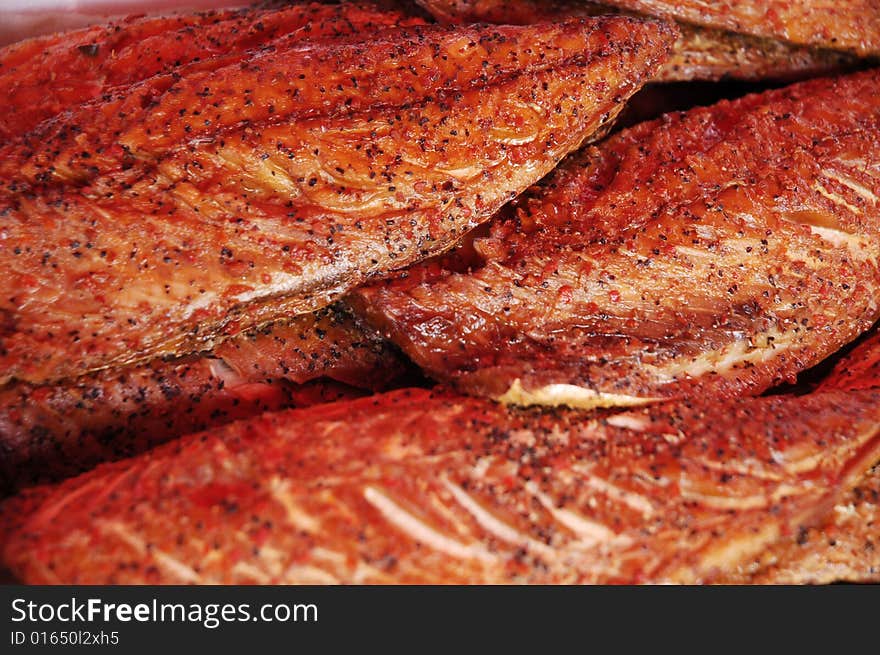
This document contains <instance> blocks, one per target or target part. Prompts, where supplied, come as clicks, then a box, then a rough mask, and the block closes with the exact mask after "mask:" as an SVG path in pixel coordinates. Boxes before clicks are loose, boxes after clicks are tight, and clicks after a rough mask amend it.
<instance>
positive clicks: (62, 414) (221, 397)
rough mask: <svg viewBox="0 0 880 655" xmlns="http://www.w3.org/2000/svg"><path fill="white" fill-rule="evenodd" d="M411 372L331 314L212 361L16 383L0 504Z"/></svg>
mask: <svg viewBox="0 0 880 655" xmlns="http://www.w3.org/2000/svg"><path fill="white" fill-rule="evenodd" d="M408 372H409V367H408V365H407V364H406V363H405V362H404V361H403V359H402V358H401V357H400V355H399V354H398V353H397V351H396V349H394V348H393V347H392V346H390V344H388V342H385V341H383V340H382V339H380V338H378V337H377V335H375V334H373V333H372V332H371V331H370V330H367V329H364V328H363V327H362V326H360V325H359V324H357V323H356V322H355V321H354V320H352V318H351V317H350V316H348V315H346V314H345V313H343V312H342V311H341V310H340V309H339V308H337V307H331V308H328V309H324V310H321V311H319V312H318V313H316V314H304V315H302V316H299V317H296V318H294V319H292V320H289V321H280V322H277V323H274V324H269V325H267V326H264V327H262V328H259V329H256V330H251V331H248V332H245V333H242V334H239V335H237V336H235V337H233V338H231V339H229V340H227V341H224V342H223V343H221V344H220V345H219V346H217V348H216V349H215V350H214V351H212V352H208V353H201V354H198V355H190V356H187V357H183V358H178V359H172V360H156V361H153V362H150V363H148V364H145V365H141V366H130V367H123V368H119V369H107V370H104V371H100V372H97V373H93V374H90V375H87V376H83V377H80V378H76V379H73V380H69V381H64V382H59V383H56V384H52V385H32V384H27V383H19V384H10V385H7V386H6V387H4V388H3V389H0V495H5V494H8V493H10V492H11V491H12V490H14V489H16V488H20V487H23V486H29V485H33V484H35V483H37V482H47V481H54V480H57V479H60V478H62V477H68V476H70V475H74V474H77V473H80V472H81V471H84V470H87V469H89V468H91V467H93V466H95V465H96V464H99V463H101V462H104V461H111V460H116V459H122V458H124V457H130V456H132V455H135V454H138V453H141V452H143V451H145V450H148V449H149V448H151V447H153V446H155V445H157V444H160V443H163V442H165V441H168V440H169V439H171V438H174V437H178V436H181V435H184V434H189V433H192V432H198V431H201V430H204V429H207V428H210V427H216V426H219V425H223V424H225V423H231V422H232V421H234V420H238V419H243V418H249V417H251V416H256V415H258V414H260V413H262V412H265V411H270V410H279V409H285V408H288V407H305V406H308V405H312V404H316V403H318V402H330V401H333V400H338V399H339V398H347V397H357V396H359V395H366V393H367V392H366V391H365V390H373V391H376V390H384V389H387V388H390V387H391V386H393V385H394V384H396V383H397V381H398V380H402V379H403V378H404V376H406V375H407V374H408ZM400 384H402V382H401V383H400Z"/></svg>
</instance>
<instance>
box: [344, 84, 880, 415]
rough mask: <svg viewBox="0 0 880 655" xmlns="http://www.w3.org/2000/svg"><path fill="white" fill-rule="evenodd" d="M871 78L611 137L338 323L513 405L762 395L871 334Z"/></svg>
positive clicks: (809, 87)
mask: <svg viewBox="0 0 880 655" xmlns="http://www.w3.org/2000/svg"><path fill="white" fill-rule="evenodd" d="M878 92H880V70H871V71H867V72H862V73H856V74H853V75H850V76H844V77H839V78H833V79H819V80H812V81H808V82H803V83H800V84H796V85H792V86H790V87H787V88H784V89H779V90H773V91H769V92H767V93H764V94H760V95H750V96H747V97H745V98H742V99H739V100H735V101H732V102H728V101H723V102H721V103H719V104H716V105H714V106H712V107H708V108H697V109H693V110H691V111H688V112H684V113H676V114H669V115H666V116H664V117H662V118H660V119H658V120H656V121H653V122H649V123H643V124H640V125H638V126H636V127H633V128H631V129H628V130H624V131H622V132H620V133H618V134H617V135H615V136H613V137H611V138H610V139H609V140H607V141H605V142H604V143H602V144H600V145H598V146H595V147H590V148H587V149H585V150H584V151H582V152H581V153H579V154H578V155H577V156H575V157H573V158H571V159H570V160H569V161H568V162H566V163H564V164H563V165H562V166H561V167H560V168H559V169H557V171H555V172H554V173H553V174H552V175H551V176H550V177H549V178H548V179H547V180H545V181H544V182H543V183H542V184H541V185H538V186H536V187H535V188H534V189H532V190H531V191H529V192H528V193H526V194H524V195H523V196H522V197H521V198H519V199H518V200H517V201H516V203H515V206H514V209H512V210H510V211H503V212H502V213H501V214H500V215H499V217H498V218H497V219H496V220H495V221H494V222H493V223H492V224H491V226H490V229H489V233H488V236H487V235H486V234H484V232H485V231H483V232H480V233H479V234H478V235H477V236H475V237H473V238H472V244H471V245H470V246H469V248H470V251H469V254H468V256H467V257H464V258H461V257H459V259H465V260H466V261H464V262H463V263H462V262H461V261H459V262H457V263H454V265H453V264H450V263H448V262H449V261H452V260H454V259H455V258H454V257H449V258H447V259H446V260H443V259H440V260H437V261H432V262H428V263H424V264H421V265H418V266H416V267H414V268H413V269H411V270H410V271H408V274H407V275H406V276H405V277H401V278H398V279H395V280H391V281H387V282H380V283H376V284H373V285H370V286H367V287H364V288H361V289H359V290H357V291H355V292H354V293H353V294H352V296H351V297H350V299H349V303H350V304H351V305H352V306H354V307H356V308H357V310H358V311H360V312H361V313H362V314H363V315H364V316H365V317H367V318H368V320H369V321H371V322H372V323H373V324H374V325H375V326H376V327H377V328H378V329H379V330H380V331H382V332H383V333H384V334H385V335H386V336H388V337H389V338H390V339H391V340H392V341H394V342H395V343H397V344H398V345H399V346H400V347H401V348H402V349H403V350H404V351H405V352H406V353H407V354H408V355H409V356H410V357H411V358H412V359H413V361H415V362H416V363H417V364H418V365H419V366H421V367H422V368H423V369H424V370H425V371H426V372H428V374H430V375H431V376H433V377H435V378H436V379H438V380H442V381H447V382H451V383H453V384H455V385H456V386H457V387H458V388H459V389H461V390H464V391H467V392H469V393H476V394H480V395H486V396H490V397H493V398H498V399H501V400H503V401H505V402H514V403H521V404H533V403H539V404H569V405H576V406H581V407H592V406H597V405H598V406H610V405H637V404H643V403H648V402H654V401H656V400H657V399H658V398H663V397H672V396H681V395H686V394H694V393H697V394H711V395H713V396H714V397H718V398H723V397H730V396H738V395H742V394H758V393H760V392H762V391H764V390H766V389H768V388H770V387H772V386H775V385H777V384H780V383H782V382H786V381H791V380H793V379H794V378H795V377H796V375H797V374H798V373H799V372H800V371H802V370H804V369H806V368H808V367H810V366H812V365H814V364H817V363H819V362H820V361H821V360H822V359H824V358H825V357H828V356H830V355H831V354H832V353H834V352H835V351H837V350H838V349H839V348H841V347H842V346H844V345H845V344H847V343H849V342H851V341H852V340H853V339H855V338H856V337H857V336H858V335H859V334H861V333H862V332H863V331H865V330H867V329H868V328H869V327H870V326H871V325H872V324H873V323H874V322H875V321H876V320H877V318H878V315H880V294H878V285H880V261H878V252H880V248H878V243H880V159H878V152H880V147H878V146H880V107H878V105H877V102H876V98H877V94H878Z"/></svg>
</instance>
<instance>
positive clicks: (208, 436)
mask: <svg viewBox="0 0 880 655" xmlns="http://www.w3.org/2000/svg"><path fill="white" fill-rule="evenodd" d="M878 457H880V391H878V390H861V391H855V392H840V391H830V392H824V393H815V394H810V395H806V396H787V397H785V396H775V397H767V398H757V399H755V398H747V399H739V400H734V401H727V402H721V403H718V402H709V403H702V404H701V403H699V402H696V401H695V402H673V403H667V404H664V405H661V406H654V407H651V408H642V409H638V410H631V411H627V412H625V413H621V414H617V415H614V416H610V415H605V416H604V417H603V416H597V415H592V416H590V415H588V414H584V413H581V412H575V411H571V410H554V411H538V410H534V409H531V410H524V409H512V408H507V407H505V406H503V405H499V404H496V403H492V402H490V401H485V400H480V399H476V398H468V397H464V396H454V395H450V394H446V393H431V392H429V391H426V390H403V391H398V392H391V393H389V394H384V395H380V396H374V397H371V398H366V399H361V400H356V401H352V402H343V403H333V404H331V405H323V406H318V407H313V408H309V409H306V410H294V411H290V412H281V413H275V414H266V415H264V416H262V417H260V418H258V419H253V420H250V421H245V422H240V423H236V424H233V425H231V426H227V427H225V428H222V429H219V430H214V431H211V432H208V433H202V434H197V435H194V436H192V437H185V438H183V439H182V440H178V441H175V442H173V443H170V444H166V445H165V446H162V447H160V448H158V449H155V450H153V451H150V452H149V453H147V454H144V455H142V456H141V457H139V458H137V459H133V460H128V461H124V462H117V463H115V464H110V465H105V466H102V467H99V468H98V469H95V470H94V471H92V472H90V473H87V474H85V475H83V476H80V477H78V478H76V479H73V480H69V481H67V482H65V483H63V484H61V485H59V486H57V487H48V488H47V487H43V488H37V489H34V490H31V491H29V492H26V493H25V494H23V495H21V496H18V497H16V498H13V499H10V500H9V501H7V502H6V503H5V504H4V506H3V508H2V521H0V524H2V525H3V526H4V527H5V531H6V533H5V534H4V535H2V537H3V538H2V539H0V543H3V544H4V546H3V547H2V562H3V563H4V564H5V565H6V566H7V567H8V568H9V569H10V570H11V571H12V572H13V573H14V574H15V576H16V577H17V578H18V579H19V580H20V581H22V582H25V583H38V582H39V583H212V582H217V583H313V584H314V583H318V584H324V583H354V584H360V583H574V582H577V583H586V582H592V583H596V582H600V583H618V582H619V583H645V582H682V583H704V582H712V581H714V580H716V579H719V578H720V577H721V576H722V575H723V574H724V573H726V572H730V571H735V570H737V567H739V566H740V565H741V564H742V563H743V562H746V561H749V560H750V559H752V558H754V557H755V556H756V555H757V554H758V553H760V552H762V551H764V550H765V549H766V548H767V547H768V546H770V545H772V544H776V543H778V542H779V541H781V540H786V539H794V538H795V536H796V535H797V534H799V532H800V531H801V530H802V529H805V528H807V527H809V526H811V525H814V524H816V523H818V522H820V521H821V520H822V519H824V518H825V517H826V516H827V514H828V512H829V511H830V510H831V508H832V506H833V505H834V503H835V502H837V501H838V500H840V499H841V498H842V497H843V496H844V494H845V493H846V492H847V491H848V490H849V489H850V488H851V487H852V485H854V484H855V483H856V482H857V480H858V479H859V478H860V477H861V476H862V475H863V474H864V472H865V471H866V470H867V469H868V468H869V467H870V465H871V463H872V462H874V461H876V459H877V458H878ZM196 525H198V526H199V527H198V530H197V531H196V529H195V528H194V526H196ZM122 562H125V563H126V565H125V566H121V565H120V564H121V563H122Z"/></svg>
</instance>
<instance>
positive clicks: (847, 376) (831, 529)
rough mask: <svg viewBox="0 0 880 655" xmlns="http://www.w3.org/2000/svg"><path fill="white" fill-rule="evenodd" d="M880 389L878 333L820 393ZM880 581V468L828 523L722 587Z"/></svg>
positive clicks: (765, 556)
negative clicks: (731, 584)
mask: <svg viewBox="0 0 880 655" xmlns="http://www.w3.org/2000/svg"><path fill="white" fill-rule="evenodd" d="M878 388H880V329H878V328H875V329H874V330H872V332H871V334H869V335H867V336H866V338H864V339H863V340H861V342H860V343H859V344H858V346H856V347H855V348H854V349H853V350H852V351H851V352H850V353H849V354H848V355H847V356H845V357H843V358H841V359H840V361H838V363H837V365H836V366H835V367H834V369H833V370H832V372H831V373H830V374H829V375H828V376H827V377H826V378H825V380H824V381H822V383H821V384H820V385H819V390H820V391H824V390H828V389H837V390H844V391H858V390H864V389H878ZM838 581H848V582H880V465H878V466H876V467H874V469H873V470H872V471H870V472H869V473H868V475H866V476H865V477H864V478H863V479H862V480H860V481H859V483H858V484H857V485H856V486H855V487H854V488H853V489H852V491H850V492H849V493H848V494H847V495H846V497H845V498H843V499H842V500H841V501H840V502H839V503H838V504H837V505H835V507H834V511H833V512H832V514H831V516H830V517H829V519H828V520H827V521H826V522H824V523H821V524H819V525H815V526H812V527H810V528H805V529H803V530H801V531H799V532H798V535H797V538H796V539H795V540H794V541H791V540H789V541H785V542H782V543H781V544H780V545H778V546H776V547H773V548H769V549H767V550H766V551H765V552H763V553H761V554H760V555H758V556H757V557H756V558H755V559H754V560H753V561H750V562H747V563H744V564H743V565H741V566H740V567H739V569H738V570H737V572H736V573H734V574H732V575H730V576H728V577H726V578H725V579H724V580H723V582H725V583H733V584H742V583H754V584H825V583H830V582H838Z"/></svg>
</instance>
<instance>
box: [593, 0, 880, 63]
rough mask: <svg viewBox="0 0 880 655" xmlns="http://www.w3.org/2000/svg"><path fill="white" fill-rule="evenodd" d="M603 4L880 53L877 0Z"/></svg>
mask: <svg viewBox="0 0 880 655" xmlns="http://www.w3.org/2000/svg"><path fill="white" fill-rule="evenodd" d="M602 2H603V4H608V5H613V6H617V7H621V8H623V9H629V10H631V11H635V12H639V13H641V14H647V15H650V16H663V17H666V18H674V19H676V20H680V21H683V22H686V23H693V24H695V25H702V26H705V27H712V28H719V29H724V30H730V31H732V32H742V33H743V34H751V35H753V36H760V37H770V38H776V39H781V40H783V41H788V42H790V43H795V44H800V45H811V46H817V47H824V48H833V49H837V50H846V51H850V52H853V53H856V54H858V55H861V56H865V55H874V56H876V55H880V1H878V0H844V1H842V2H841V1H840V0H735V1H734V0H720V1H719V0H712V1H711V2H710V1H707V0H684V1H682V0H676V2H669V1H668V0H602Z"/></svg>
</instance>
